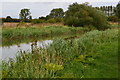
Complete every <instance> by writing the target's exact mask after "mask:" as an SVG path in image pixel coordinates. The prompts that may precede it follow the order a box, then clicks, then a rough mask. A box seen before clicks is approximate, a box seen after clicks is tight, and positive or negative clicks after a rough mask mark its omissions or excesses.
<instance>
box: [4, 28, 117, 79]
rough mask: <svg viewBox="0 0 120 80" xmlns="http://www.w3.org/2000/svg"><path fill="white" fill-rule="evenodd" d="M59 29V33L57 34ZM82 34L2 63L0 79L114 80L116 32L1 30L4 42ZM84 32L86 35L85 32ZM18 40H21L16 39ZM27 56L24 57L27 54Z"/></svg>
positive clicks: (115, 73)
mask: <svg viewBox="0 0 120 80" xmlns="http://www.w3.org/2000/svg"><path fill="white" fill-rule="evenodd" d="M58 29H59V31H58ZM51 30H52V33H53V35H52V36H58V35H60V34H61V35H67V34H73V33H77V34H81V33H82V34H83V33H84V34H83V35H81V36H80V38H75V39H68V40H65V39H63V38H59V39H55V40H53V43H52V44H50V45H49V46H48V47H45V48H35V49H34V51H33V52H30V53H29V52H27V51H26V52H21V53H20V55H19V56H16V60H14V59H10V60H9V61H8V62H7V61H3V65H2V68H3V70H2V76H3V78H117V77H118V58H117V57H118V31H119V29H108V30H105V31H98V30H93V31H90V32H86V29H83V28H69V27H62V26H59V27H44V28H34V27H32V28H13V29H4V30H3V32H2V33H3V34H2V35H3V40H4V41H5V40H8V39H11V40H12V39H14V40H18V39H20V38H27V39H30V38H32V37H34V36H35V37H42V36H45V35H51V34H52V33H51ZM84 30H85V32H84ZM18 37H20V38H18ZM26 53H27V54H26Z"/></svg>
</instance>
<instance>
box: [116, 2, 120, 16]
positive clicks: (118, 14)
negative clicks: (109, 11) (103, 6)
mask: <svg viewBox="0 0 120 80" xmlns="http://www.w3.org/2000/svg"><path fill="white" fill-rule="evenodd" d="M115 14H116V16H117V17H118V18H120V1H119V3H118V4H117V6H116V9H115Z"/></svg>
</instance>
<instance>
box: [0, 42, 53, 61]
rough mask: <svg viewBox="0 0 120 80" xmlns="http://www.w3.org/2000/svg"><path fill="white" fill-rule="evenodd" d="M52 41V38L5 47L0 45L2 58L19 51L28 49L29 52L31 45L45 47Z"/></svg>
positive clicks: (13, 55)
mask: <svg viewBox="0 0 120 80" xmlns="http://www.w3.org/2000/svg"><path fill="white" fill-rule="evenodd" d="M51 43H52V40H44V41H37V42H30V43H22V44H19V45H12V46H7V47H0V51H1V52H2V58H1V59H2V60H8V59H9V58H14V57H15V56H16V55H17V54H18V53H19V52H20V51H28V52H31V51H32V48H33V46H34V47H37V48H39V47H42V48H43V47H45V46H48V45H50V44H51Z"/></svg>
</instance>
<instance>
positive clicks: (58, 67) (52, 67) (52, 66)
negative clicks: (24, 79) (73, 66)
mask: <svg viewBox="0 0 120 80" xmlns="http://www.w3.org/2000/svg"><path fill="white" fill-rule="evenodd" d="M44 68H46V69H48V70H56V71H57V70H62V69H63V68H64V67H63V65H57V64H53V63H50V64H45V65H44Z"/></svg>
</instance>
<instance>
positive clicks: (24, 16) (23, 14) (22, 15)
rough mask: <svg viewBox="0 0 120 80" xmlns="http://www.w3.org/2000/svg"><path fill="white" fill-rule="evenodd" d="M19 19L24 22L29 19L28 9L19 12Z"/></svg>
mask: <svg viewBox="0 0 120 80" xmlns="http://www.w3.org/2000/svg"><path fill="white" fill-rule="evenodd" d="M19 17H20V19H21V20H22V21H26V20H28V19H30V18H31V12H30V9H22V10H21V11H20V14H19Z"/></svg>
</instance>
